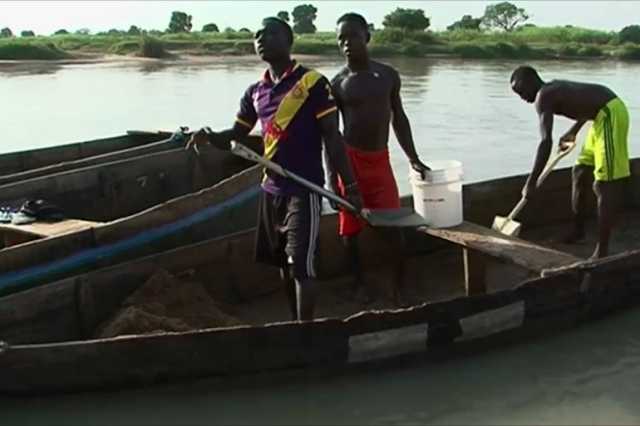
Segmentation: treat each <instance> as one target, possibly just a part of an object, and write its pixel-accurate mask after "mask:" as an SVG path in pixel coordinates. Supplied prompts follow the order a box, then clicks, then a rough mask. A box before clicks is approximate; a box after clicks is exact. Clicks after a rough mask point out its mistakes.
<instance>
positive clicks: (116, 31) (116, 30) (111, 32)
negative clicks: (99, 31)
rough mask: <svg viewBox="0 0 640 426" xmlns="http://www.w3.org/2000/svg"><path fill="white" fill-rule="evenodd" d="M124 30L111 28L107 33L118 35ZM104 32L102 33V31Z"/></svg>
mask: <svg viewBox="0 0 640 426" xmlns="http://www.w3.org/2000/svg"><path fill="white" fill-rule="evenodd" d="M123 32H124V31H121V30H119V29H117V28H111V29H110V30H109V31H107V35H120V34H122V33H123ZM103 34H104V33H103Z"/></svg>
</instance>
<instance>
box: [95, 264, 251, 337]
mask: <svg viewBox="0 0 640 426" xmlns="http://www.w3.org/2000/svg"><path fill="white" fill-rule="evenodd" d="M240 324H241V322H240V321H239V320H238V319H236V318H234V317H232V316H230V315H227V314H226V313H224V312H223V311H222V310H221V309H220V308H219V307H218V306H217V305H216V303H215V301H214V300H213V299H212V298H211V297H210V296H209V294H208V293H207V291H206V290H205V289H204V287H203V286H202V284H200V283H198V282H190V281H181V280H179V279H176V278H175V277H174V276H173V275H171V274H170V273H169V272H167V271H165V270H162V269H161V270H158V271H157V272H156V273H155V274H154V275H153V276H152V277H151V278H149V280H148V281H147V282H146V283H144V284H143V285H142V286H141V287H140V288H138V289H137V290H136V291H135V292H134V293H133V294H132V295H131V296H129V297H128V298H127V299H126V300H125V301H124V303H123V304H122V307H121V309H120V310H119V311H118V312H117V313H116V314H115V315H114V316H113V317H112V318H111V319H110V320H108V321H106V322H105V323H104V324H103V325H102V326H101V327H99V328H98V333H97V337H100V338H106V337H114V336H119V335H124V334H147V333H155V332H163V331H187V330H194V329H201V328H211V327H227V326H233V325H240Z"/></svg>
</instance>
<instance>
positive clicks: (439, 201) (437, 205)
mask: <svg viewBox="0 0 640 426" xmlns="http://www.w3.org/2000/svg"><path fill="white" fill-rule="evenodd" d="M427 165H428V166H429V167H431V171H430V172H427V174H426V176H425V179H424V180H423V179H422V178H421V176H420V173H418V172H416V171H415V170H413V169H412V170H411V173H410V175H409V180H410V182H411V188H412V191H413V208H414V209H415V211H416V213H418V214H419V215H420V216H422V217H424V219H425V221H426V222H427V225H429V226H431V227H433V228H447V227H450V226H456V225H459V224H461V223H462V221H463V218H462V163H460V162H459V161H430V162H428V164H427Z"/></svg>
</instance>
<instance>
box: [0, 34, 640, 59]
mask: <svg viewBox="0 0 640 426" xmlns="http://www.w3.org/2000/svg"><path fill="white" fill-rule="evenodd" d="M370 49H371V53H372V54H373V55H375V56H409V57H433V56H437V57H452V58H455V57H458V58H466V59H570V60H575V59H617V60H640V44H633V43H620V41H619V37H618V35H617V34H616V33H614V32H604V31H596V30H589V29H582V28H574V27H550V28H540V27H526V28H522V29H520V30H518V31H514V32H511V33H505V32H500V33H498V32H486V31H469V30H461V31H460V30H459V31H443V32H409V31H403V30H397V29H392V30H389V29H385V30H380V31H375V32H374V33H373V37H372V40H371V43H370ZM253 52H254V50H253V35H252V34H251V33H249V32H234V33H202V32H193V33H182V34H155V35H145V36H138V35H127V34H108V35H57V36H49V37H47V36H38V37H21V38H8V39H0V60H70V59H71V60H73V59H75V60H82V59H87V58H96V57H105V56H109V55H117V56H123V57H125V56H141V57H153V58H176V57H181V56H185V55H188V56H237V55H246V54H253ZM293 53H294V54H310V55H323V56H338V55H339V51H338V48H337V46H336V41H335V34H334V33H332V32H320V33H315V34H304V35H297V36H296V40H295V43H294V46H293Z"/></svg>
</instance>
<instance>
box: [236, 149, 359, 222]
mask: <svg viewBox="0 0 640 426" xmlns="http://www.w3.org/2000/svg"><path fill="white" fill-rule="evenodd" d="M231 152H232V153H233V154H235V155H237V156H238V157H242V158H244V159H245V160H249V161H254V162H256V163H258V164H261V165H263V166H264V167H266V168H267V169H269V170H272V171H274V172H276V173H277V174H279V175H280V176H283V177H286V178H289V179H291V180H294V181H296V182H297V183H299V184H300V185H302V186H304V187H305V188H307V189H309V190H311V191H313V192H315V193H316V194H319V195H322V196H323V197H325V198H328V199H329V200H331V201H334V202H336V203H337V204H340V205H341V206H342V207H344V208H345V209H347V210H349V211H350V212H352V213H354V214H357V215H362V214H363V213H364V215H365V216H366V213H367V212H366V211H363V212H361V211H358V209H356V208H355V206H353V204H351V203H350V202H348V201H347V200H345V199H344V198H342V197H339V196H338V195H336V194H334V193H333V192H331V191H328V190H326V189H324V188H323V187H321V186H319V185H316V184H315V183H313V182H309V181H308V180H306V179H305V178H303V177H300V176H298V175H296V174H295V173H292V172H290V171H288V170H286V169H285V168H283V167H282V166H281V165H279V164H277V163H274V162H273V161H271V160H269V159H268V158H265V157H263V156H261V155H259V154H258V153H256V152H255V151H253V150H251V149H249V148H247V147H246V146H244V145H242V144H239V143H237V142H235V141H232V142H231Z"/></svg>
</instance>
